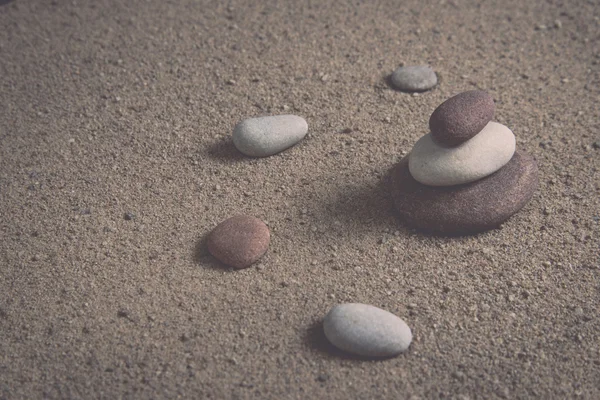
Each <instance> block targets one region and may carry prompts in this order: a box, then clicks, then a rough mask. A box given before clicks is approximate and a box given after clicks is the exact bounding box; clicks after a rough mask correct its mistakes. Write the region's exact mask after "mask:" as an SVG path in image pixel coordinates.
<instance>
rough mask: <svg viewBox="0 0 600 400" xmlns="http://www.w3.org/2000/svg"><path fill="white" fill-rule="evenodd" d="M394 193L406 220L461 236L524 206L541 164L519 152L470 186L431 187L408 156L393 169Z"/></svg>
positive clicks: (494, 224)
mask: <svg viewBox="0 0 600 400" xmlns="http://www.w3.org/2000/svg"><path fill="white" fill-rule="evenodd" d="M391 184H392V196H393V198H394V205H395V207H396V209H397V210H398V212H399V213H400V216H401V217H402V219H403V220H404V221H405V222H406V223H407V224H408V225H410V226H413V227H415V228H417V229H421V230H424V231H430V232H436V233H442V234H448V235H456V234H467V233H476V232H481V231H485V230H489V229H493V228H495V227H497V226H498V225H500V224H501V223H502V222H504V221H505V220H506V219H508V218H509V217H510V216H511V215H513V214H515V213H516V212H517V211H519V210H520V209H521V208H523V206H524V205H525V204H527V202H528V201H529V200H530V199H531V197H532V196H533V193H534V192H535V189H536V188H537V184H538V168H537V163H536V162H535V160H534V159H533V157H531V156H530V155H529V154H527V153H524V152H519V151H517V152H515V154H514V156H513V157H512V158H511V160H510V161H509V162H508V163H507V164H506V165H505V166H504V167H502V168H500V169H499V170H498V171H496V172H494V173H493V174H491V175H489V176H487V177H485V178H483V179H480V180H478V181H475V182H471V183H468V184H464V185H457V186H446V187H441V186H437V187H436V186H427V185H423V184H422V183H420V182H417V181H416V180H415V179H414V178H413V177H412V176H411V174H410V172H409V170H408V156H407V157H405V158H403V159H402V160H401V161H400V162H399V163H398V164H397V165H396V166H394V168H393V169H392V183H391Z"/></svg>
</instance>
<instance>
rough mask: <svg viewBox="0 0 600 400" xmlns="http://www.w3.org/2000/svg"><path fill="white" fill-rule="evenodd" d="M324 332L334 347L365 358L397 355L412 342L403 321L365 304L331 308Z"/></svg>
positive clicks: (324, 325)
mask: <svg viewBox="0 0 600 400" xmlns="http://www.w3.org/2000/svg"><path fill="white" fill-rule="evenodd" d="M323 330H324V331H325V336H326V337H327V339H328V340H329V341H330V342H331V343H332V344H333V345H334V346H335V347H337V348H339V349H341V350H344V351H347V352H349V353H353V354H358V355H361V356H367V357H391V356H395V355H398V354H400V353H401V352H403V351H405V350H406V349H408V346H410V342H411V341H412V332H411V331H410V328H409V327H408V325H406V323H405V322H404V321H403V320H402V319H400V318H399V317H397V316H395V315H394V314H392V313H390V312H387V311H385V310H382V309H381V308H377V307H374V306H370V305H368V304H359V303H346V304H339V305H337V306H335V307H333V308H332V309H331V310H330V311H329V313H328V314H327V315H326V316H325V319H324V320H323Z"/></svg>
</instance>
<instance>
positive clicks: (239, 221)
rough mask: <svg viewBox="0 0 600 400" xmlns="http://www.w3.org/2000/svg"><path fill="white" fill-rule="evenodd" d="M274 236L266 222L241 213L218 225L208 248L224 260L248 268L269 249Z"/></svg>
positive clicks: (230, 264) (210, 238) (209, 240)
mask: <svg viewBox="0 0 600 400" xmlns="http://www.w3.org/2000/svg"><path fill="white" fill-rule="evenodd" d="M270 240H271V234H270V233H269V228H268V227H267V225H265V223H264V222H262V221H261V220H260V219H258V218H255V217H251V216H248V215H237V216H235V217H231V218H229V219H227V220H225V221H223V222H221V223H220V224H219V225H217V226H216V227H215V229H213V230H212V232H211V233H210V234H209V235H208V238H207V242H206V244H207V247H208V251H209V252H210V253H211V254H212V255H213V256H214V257H215V258H216V259H218V260H219V261H221V262H222V263H223V264H226V265H229V266H231V267H235V268H247V267H249V266H250V265H252V264H254V263H255V262H256V261H258V259H259V258H261V257H262V256H263V254H265V253H266V251H267V248H268V247H269V242H270Z"/></svg>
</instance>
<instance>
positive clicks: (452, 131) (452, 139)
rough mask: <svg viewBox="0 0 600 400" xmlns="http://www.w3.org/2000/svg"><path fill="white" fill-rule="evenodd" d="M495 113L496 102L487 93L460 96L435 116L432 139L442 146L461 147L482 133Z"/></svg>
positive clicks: (451, 98) (443, 105) (430, 120)
mask: <svg viewBox="0 0 600 400" xmlns="http://www.w3.org/2000/svg"><path fill="white" fill-rule="evenodd" d="M495 109H496V106H495V105H494V99H493V98H492V96H490V95H489V94H488V93H487V92H484V91H482V90H470V91H468V92H462V93H459V94H457V95H456V96H454V97H450V98H449V99H448V100H446V101H445V102H443V103H442V104H440V105H439V107H438V108H436V109H435V111H434V112H433V114H431V118H429V129H431V135H432V136H433V138H434V139H435V140H436V141H437V142H438V143H439V144H441V145H444V146H458V145H459V144H461V143H463V142H466V141H467V140H469V139H471V138H472V137H473V136H475V135H477V134H478V133H479V132H481V130H482V129H483V128H485V126H486V125H487V123H488V122H490V121H491V120H492V118H493V117H494V111H495Z"/></svg>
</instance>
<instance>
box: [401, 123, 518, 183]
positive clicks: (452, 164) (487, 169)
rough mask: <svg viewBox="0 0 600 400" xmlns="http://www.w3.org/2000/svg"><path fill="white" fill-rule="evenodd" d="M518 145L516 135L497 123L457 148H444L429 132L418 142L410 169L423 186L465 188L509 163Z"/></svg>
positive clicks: (412, 154)
mask: <svg viewBox="0 0 600 400" xmlns="http://www.w3.org/2000/svg"><path fill="white" fill-rule="evenodd" d="M515 146H516V139H515V135H514V134H513V133H512V132H511V130H510V129H508V128H507V127H506V126H504V125H502V124H499V123H497V122H489V123H488V124H487V125H486V126H485V128H483V130H482V131H481V132H479V133H478V134H477V135H475V136H473V137H472V138H471V139H469V140H467V141H466V142H464V143H462V144H461V145H459V146H456V147H446V146H442V145H440V144H438V143H437V142H436V141H435V140H434V139H433V136H432V134H431V133H428V134H427V135H425V136H423V137H422V138H421V139H419V140H418V141H417V143H415V145H414V147H413V149H412V151H411V152H410V156H409V161H408V166H409V169H410V173H411V174H412V176H413V177H414V178H415V179H416V180H417V181H419V182H421V183H422V184H424V185H430V186H454V185H462V184H464V183H469V182H474V181H476V180H479V179H481V178H484V177H486V176H488V175H490V174H493V173H494V172H496V171H498V170H499V169H500V168H502V167H503V166H504V165H506V163H507V162H509V161H510V159H511V158H512V156H513V154H514V153H515Z"/></svg>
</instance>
